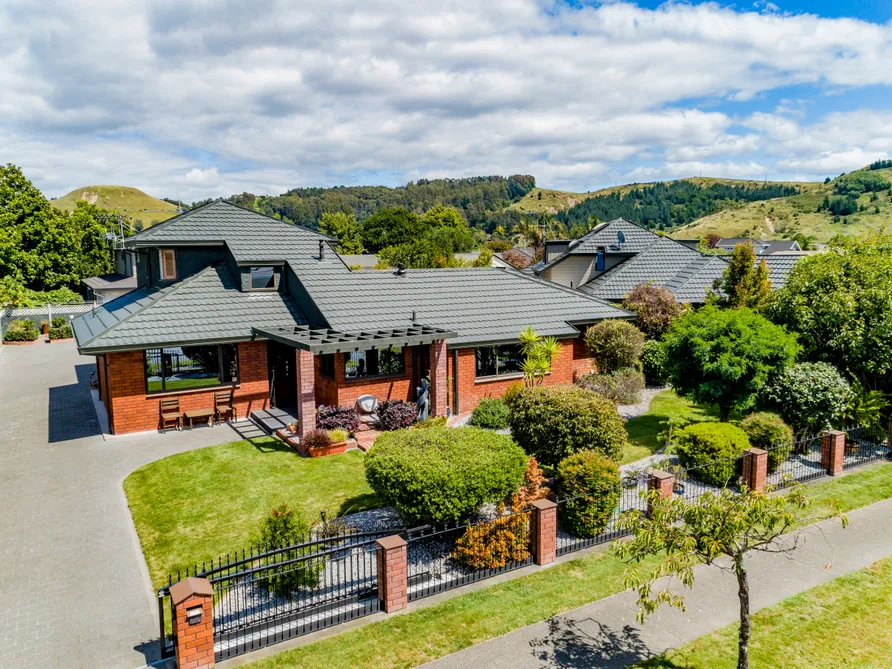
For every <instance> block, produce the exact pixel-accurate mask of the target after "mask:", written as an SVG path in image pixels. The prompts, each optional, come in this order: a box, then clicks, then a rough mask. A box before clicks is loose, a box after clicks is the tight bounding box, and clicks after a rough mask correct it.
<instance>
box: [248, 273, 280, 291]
mask: <svg viewBox="0 0 892 669" xmlns="http://www.w3.org/2000/svg"><path fill="white" fill-rule="evenodd" d="M275 289H276V269H275V268H274V267H252V268H251V290H275Z"/></svg>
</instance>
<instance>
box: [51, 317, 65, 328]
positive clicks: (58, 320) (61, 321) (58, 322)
mask: <svg viewBox="0 0 892 669" xmlns="http://www.w3.org/2000/svg"><path fill="white" fill-rule="evenodd" d="M66 325H68V319H67V318H65V317H64V316H56V317H55V318H54V319H53V323H52V326H53V327H54V328H61V327H64V326H66Z"/></svg>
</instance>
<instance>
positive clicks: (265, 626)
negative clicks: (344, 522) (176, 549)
mask: <svg viewBox="0 0 892 669" xmlns="http://www.w3.org/2000/svg"><path fill="white" fill-rule="evenodd" d="M391 534H393V533H392V532H383V533H382V532H361V533H350V532H343V533H340V534H338V535H337V536H334V537H326V538H314V537H312V536H310V537H303V538H300V539H297V540H296V541H295V542H294V543H292V544H290V545H288V546H285V547H279V548H271V549H265V548H263V547H259V548H251V549H247V550H244V551H241V552H240V553H237V554H231V555H226V556H224V557H221V558H220V559H218V560H213V561H211V562H210V563H207V564H204V563H203V564H202V565H201V566H200V567H199V566H197V565H196V566H195V567H193V568H191V569H188V570H186V571H185V572H178V573H177V575H176V577H173V576H171V577H170V579H169V582H170V584H173V583H174V582H175V581H178V580H180V579H182V578H186V577H188V576H197V577H200V578H206V579H208V580H209V581H210V582H211V584H212V585H213V588H214V598H213V610H214V645H215V656H216V659H217V660H218V661H219V660H222V659H225V658H228V657H233V656H235V655H240V654H242V653H246V652H248V651H251V650H256V649H258V648H262V647H264V646H268V645H270V644H274V643H279V642H281V641H285V640H286V639H290V638H293V637H296V636H301V635H303V634H308V633H310V632H314V631H316V630H319V629H323V628H325V627H330V626H332V625H338V624H340V623H343V622H346V621H348V620H353V619H355V618H360V617H362V616H366V615H369V614H370V613H375V612H376V611H378V610H379V608H380V605H379V600H378V579H377V575H378V574H377V571H378V568H377V544H376V541H377V540H378V539H380V538H382V537H385V536H389V535H391ZM169 587H170V586H168V587H166V588H162V589H161V590H160V591H159V592H158V606H159V614H160V616H161V635H162V639H163V640H164V641H163V642H162V646H163V651H164V652H163V655H164V656H165V657H169V656H170V655H171V654H172V653H173V650H174V646H175V639H174V638H173V637H172V635H170V636H169V635H168V634H167V629H168V628H169V624H170V623H169V621H170V620H172V618H173V612H172V607H171V604H170V592H169ZM167 616H170V617H169V618H168V617H167Z"/></svg>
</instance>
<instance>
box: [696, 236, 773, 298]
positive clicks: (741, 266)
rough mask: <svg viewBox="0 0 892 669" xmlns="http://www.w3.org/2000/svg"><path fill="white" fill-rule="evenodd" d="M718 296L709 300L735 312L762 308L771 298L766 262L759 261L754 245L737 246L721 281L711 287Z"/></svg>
mask: <svg viewBox="0 0 892 669" xmlns="http://www.w3.org/2000/svg"><path fill="white" fill-rule="evenodd" d="M712 288H713V290H715V291H716V293H711V294H710V296H709V299H710V300H711V301H713V302H715V303H717V304H720V305H721V306H723V307H730V308H732V309H741V308H744V307H746V308H749V309H759V308H760V307H761V306H762V305H763V304H765V302H766V301H767V300H768V297H769V296H770V295H771V281H770V280H769V279H768V266H767V265H766V264H765V260H764V259H762V260H759V261H758V262H757V260H756V249H754V248H753V246H752V244H738V245H737V246H735V247H734V250H733V251H732V252H731V259H730V260H729V261H728V267H727V269H725V272H724V274H723V275H722V278H721V279H716V280H715V282H714V283H713V285H712Z"/></svg>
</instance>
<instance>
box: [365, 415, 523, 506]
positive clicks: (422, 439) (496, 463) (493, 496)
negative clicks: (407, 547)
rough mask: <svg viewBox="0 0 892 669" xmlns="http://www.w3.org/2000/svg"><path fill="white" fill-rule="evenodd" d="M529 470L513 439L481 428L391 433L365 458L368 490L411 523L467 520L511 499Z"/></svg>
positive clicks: (521, 450)
mask: <svg viewBox="0 0 892 669" xmlns="http://www.w3.org/2000/svg"><path fill="white" fill-rule="evenodd" d="M526 466H527V456H526V454H525V453H524V452H523V449H521V448H520V447H519V446H518V445H517V444H515V443H514V441H513V440H512V439H511V437H509V436H508V435H504V434H496V433H494V432H491V431H489V430H483V429H480V428H476V427H463V428H457V429H452V428H446V427H432V428H428V429H426V430H400V431H398V432H389V433H387V434H382V435H381V436H380V437H378V439H377V440H376V441H375V445H374V446H372V448H371V450H369V452H368V455H366V458H365V472H366V479H367V480H368V482H369V485H370V486H371V487H372V489H373V490H374V491H375V492H376V493H377V494H378V497H379V498H380V499H381V500H383V501H384V503H385V504H388V505H390V506H393V507H395V508H396V510H397V511H398V512H399V513H400V514H401V515H402V516H403V518H404V519H405V520H406V522H409V523H415V522H435V523H440V522H444V521H458V520H463V519H465V518H467V517H468V516H470V515H471V514H472V513H474V512H475V511H476V510H477V509H479V508H480V506H481V505H483V504H486V503H487V502H498V501H501V500H504V499H507V498H508V497H509V496H510V495H513V494H514V493H515V492H516V491H517V490H518V488H519V486H520V484H521V482H522V480H523V474H524V469H525V468H526Z"/></svg>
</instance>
